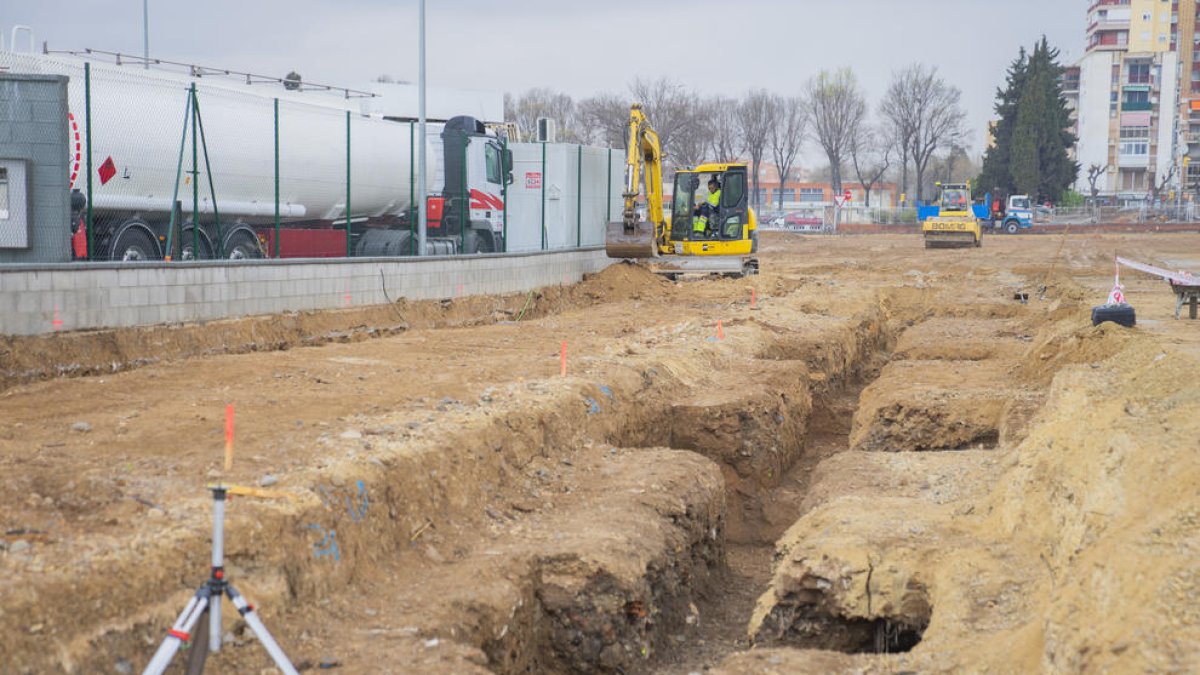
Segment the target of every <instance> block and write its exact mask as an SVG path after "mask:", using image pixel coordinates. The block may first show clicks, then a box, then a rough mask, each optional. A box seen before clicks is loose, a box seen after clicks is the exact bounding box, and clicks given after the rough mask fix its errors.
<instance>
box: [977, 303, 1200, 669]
mask: <svg viewBox="0 0 1200 675" xmlns="http://www.w3.org/2000/svg"><path fill="white" fill-rule="evenodd" d="M1120 330H1121V329H1118V328H1116V327H1113V328H1108V327H1105V328H1102V329H1088V330H1086V331H1083V333H1084V336H1085V339H1083V340H1081V342H1088V341H1089V339H1092V340H1095V341H1096V342H1098V343H1099V346H1098V347H1093V348H1088V347H1086V346H1083V345H1080V346H1077V348H1076V349H1075V350H1072V351H1070V352H1069V353H1072V354H1076V355H1079V354H1085V355H1086V359H1081V360H1084V361H1090V360H1091V359H1092V358H1094V357H1095V356H1096V355H1097V354H1101V353H1105V352H1115V353H1116V356H1114V357H1113V358H1111V359H1109V360H1107V361H1103V362H1097V363H1096V364H1094V365H1092V366H1075V367H1068V368H1066V369H1065V370H1063V371H1062V372H1061V373H1060V374H1059V375H1058V376H1057V377H1055V379H1054V384H1053V386H1052V388H1051V394H1050V399H1049V401H1048V403H1047V405H1046V408H1045V410H1044V411H1043V412H1042V414H1041V415H1040V416H1039V418H1038V422H1037V424H1036V425H1035V427H1034V428H1033V429H1032V430H1031V432H1030V434H1029V437H1028V438H1027V439H1026V440H1025V441H1024V442H1023V443H1022V444H1021V446H1020V447H1019V448H1018V450H1017V453H1016V457H1015V464H1014V466H1013V468H1012V469H1011V470H1010V471H1009V473H1008V474H1007V475H1006V476H1004V477H1003V478H1002V479H1001V480H1000V481H999V482H998V483H997V485H998V487H997V489H996V491H995V493H994V494H993V495H992V496H991V497H990V498H989V500H988V502H987V507H986V510H987V511H991V512H992V513H993V515H992V516H991V517H990V518H988V519H987V520H986V521H985V522H984V523H981V527H980V531H981V533H983V536H989V537H996V538H1000V539H1002V538H1006V537H1011V538H1012V539H1013V540H1014V541H1015V542H1016V543H1017V545H1018V547H1019V548H1018V550H1021V551H1022V554H1023V555H1025V556H1028V557H1029V558H1030V559H1031V564H1036V562H1033V561H1036V560H1037V559H1038V557H1039V556H1040V558H1041V562H1042V563H1043V564H1044V565H1046V566H1047V568H1048V571H1049V574H1050V579H1049V589H1048V592H1047V593H1046V594H1045V595H1042V596H1040V597H1039V598H1038V600H1039V606H1040V608H1038V609H1036V614H1035V616H1039V617H1045V618H1044V619H1043V620H1041V621H1040V628H1041V633H1040V636H1041V637H1040V639H1039V640H1038V641H1037V643H1036V648H1037V649H1038V651H1039V652H1040V653H1041V657H1042V667H1044V668H1045V669H1047V670H1065V671H1076V672H1079V671H1129V670H1141V669H1144V668H1146V667H1150V668H1152V669H1155V670H1158V669H1161V670H1179V671H1193V672H1194V671H1196V670H1197V669H1200V652H1198V651H1197V650H1196V649H1195V648H1194V646H1195V645H1196V644H1200V610H1198V609H1197V605H1196V602H1195V599H1196V597H1198V594H1200V464H1198V463H1197V462H1196V457H1195V447H1196V442H1195V439H1196V434H1197V418H1196V414H1195V413H1196V411H1197V410H1198V409H1200V388H1197V387H1196V385H1195V383H1194V381H1193V380H1192V379H1190V378H1189V377H1187V375H1186V374H1187V373H1195V372H1197V369H1200V361H1197V359H1195V358H1192V357H1189V356H1186V355H1183V354H1180V353H1177V352H1172V351H1165V350H1164V349H1163V348H1162V347H1160V346H1158V345H1155V344H1153V343H1152V342H1151V341H1149V340H1146V339H1144V338H1142V339H1138V338H1135V337H1131V336H1123V337H1118V331H1120ZM1114 343H1123V344H1125V345H1126V346H1125V348H1124V349H1121V350H1120V351H1119V352H1116V350H1117V349H1119V348H1120V347H1119V345H1116V344H1114Z"/></svg>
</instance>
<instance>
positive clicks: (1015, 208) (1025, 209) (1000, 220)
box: [992, 195, 1033, 234]
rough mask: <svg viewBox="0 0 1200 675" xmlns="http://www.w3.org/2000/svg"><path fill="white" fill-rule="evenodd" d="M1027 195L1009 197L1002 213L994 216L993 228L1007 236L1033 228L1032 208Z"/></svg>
mask: <svg viewBox="0 0 1200 675" xmlns="http://www.w3.org/2000/svg"><path fill="white" fill-rule="evenodd" d="M1031 204H1032V201H1031V200H1030V199H1029V195H1010V196H1009V198H1008V199H1007V200H1006V202H1005V208H1004V211H1003V212H1002V213H998V214H996V217H995V218H994V219H993V221H992V222H993V227H994V228H995V229H998V230H1003V231H1005V232H1007V233H1009V234H1016V233H1017V232H1020V231H1021V230H1027V229H1029V228H1031V227H1033V207H1032V206H1031Z"/></svg>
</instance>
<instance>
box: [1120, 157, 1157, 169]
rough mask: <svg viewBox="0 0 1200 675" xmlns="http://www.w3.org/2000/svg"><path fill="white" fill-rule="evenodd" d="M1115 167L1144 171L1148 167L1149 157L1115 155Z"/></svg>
mask: <svg viewBox="0 0 1200 675" xmlns="http://www.w3.org/2000/svg"><path fill="white" fill-rule="evenodd" d="M1117 166H1119V167H1121V168H1122V169H1145V168H1147V167H1149V166H1150V155H1149V154H1145V155H1117Z"/></svg>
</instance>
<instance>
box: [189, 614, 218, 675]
mask: <svg viewBox="0 0 1200 675" xmlns="http://www.w3.org/2000/svg"><path fill="white" fill-rule="evenodd" d="M213 604H217V603H213ZM207 611H211V608H210V609H209V610H207ZM205 618H207V617H204V616H201V617H200V622H199V623H198V624H197V625H196V633H195V634H194V635H193V636H192V648H191V649H190V650H189V651H188V659H187V670H186V671H184V672H185V675H203V673H204V662H205V661H207V660H208V640H209V637H210V631H209V624H208V622H207V621H205ZM218 639H220V638H218Z"/></svg>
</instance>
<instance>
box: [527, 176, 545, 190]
mask: <svg viewBox="0 0 1200 675" xmlns="http://www.w3.org/2000/svg"><path fill="white" fill-rule="evenodd" d="M525 189H526V190H540V189H542V172H541V171H528V172H526V173H525Z"/></svg>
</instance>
